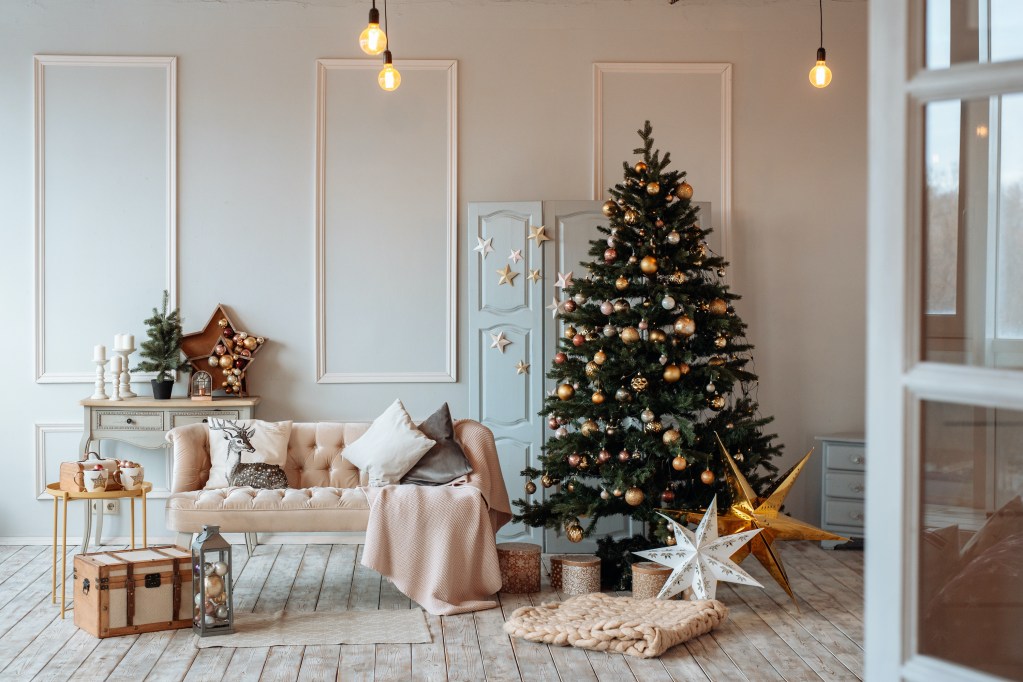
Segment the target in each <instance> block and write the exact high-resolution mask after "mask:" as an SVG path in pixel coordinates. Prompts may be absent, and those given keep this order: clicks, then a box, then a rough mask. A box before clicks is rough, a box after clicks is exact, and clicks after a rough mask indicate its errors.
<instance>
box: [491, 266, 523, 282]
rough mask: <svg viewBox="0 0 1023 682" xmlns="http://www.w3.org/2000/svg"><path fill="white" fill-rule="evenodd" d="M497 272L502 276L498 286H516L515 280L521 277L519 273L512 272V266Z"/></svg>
mask: <svg viewBox="0 0 1023 682" xmlns="http://www.w3.org/2000/svg"><path fill="white" fill-rule="evenodd" d="M496 272H497V274H499V275H501V279H500V280H498V282H497V286H501V285H502V284H508V285H510V286H515V278H516V277H518V276H519V273H517V272H515V271H514V270H512V269H511V266H510V265H505V266H504V269H503V270H497V271H496Z"/></svg>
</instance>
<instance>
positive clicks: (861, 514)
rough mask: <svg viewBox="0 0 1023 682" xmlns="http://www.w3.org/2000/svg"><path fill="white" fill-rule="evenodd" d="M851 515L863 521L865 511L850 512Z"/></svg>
mask: <svg viewBox="0 0 1023 682" xmlns="http://www.w3.org/2000/svg"><path fill="white" fill-rule="evenodd" d="M849 517H850V518H852V519H855V520H856V521H862V520H863V512H849Z"/></svg>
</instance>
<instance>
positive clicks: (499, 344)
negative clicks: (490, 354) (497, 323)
mask: <svg viewBox="0 0 1023 682" xmlns="http://www.w3.org/2000/svg"><path fill="white" fill-rule="evenodd" d="M490 339H491V340H492V341H493V343H492V344H490V347H491V348H496V349H497V350H499V351H501V353H502V354H503V353H504V348H505V346H509V345H511V341H509V340H508V339H507V338H506V337H505V335H504V332H497V333H496V334H491V335H490Z"/></svg>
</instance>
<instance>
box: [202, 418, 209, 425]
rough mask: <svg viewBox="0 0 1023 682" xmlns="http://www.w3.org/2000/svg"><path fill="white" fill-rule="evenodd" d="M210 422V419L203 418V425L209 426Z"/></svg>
mask: <svg viewBox="0 0 1023 682" xmlns="http://www.w3.org/2000/svg"><path fill="white" fill-rule="evenodd" d="M209 422H210V420H209V419H207V418H206V417H203V418H202V423H203V424H209Z"/></svg>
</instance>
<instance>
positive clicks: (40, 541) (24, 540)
mask: <svg viewBox="0 0 1023 682" xmlns="http://www.w3.org/2000/svg"><path fill="white" fill-rule="evenodd" d="M224 537H225V538H227V540H228V542H230V543H231V544H233V545H244V544H245V535H244V534H243V533H224ZM129 540H130V538H128V536H126V535H125V536H120V535H115V536H113V537H105V538H103V544H105V545H127V544H129ZM135 540H136V542H141V541H142V539H141V536H138V535H136V536H135ZM175 540H177V536H176V535H168V536H152V537H150V538H149V544H151V545H172V544H174V542H175ZM365 542H366V534H365V533H315V534H301V535H297V534H296V535H292V534H289V533H260V534H259V544H261V545H361V544H365ZM52 544H53V536H52V535H50V536H39V535H30V536H25V537H18V536H13V535H7V536H0V545H52ZM67 544H68V547H74V546H77V545H80V544H82V537H81V536H80V535H79V536H75V537H72V536H70V535H69V536H68V539H67Z"/></svg>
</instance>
